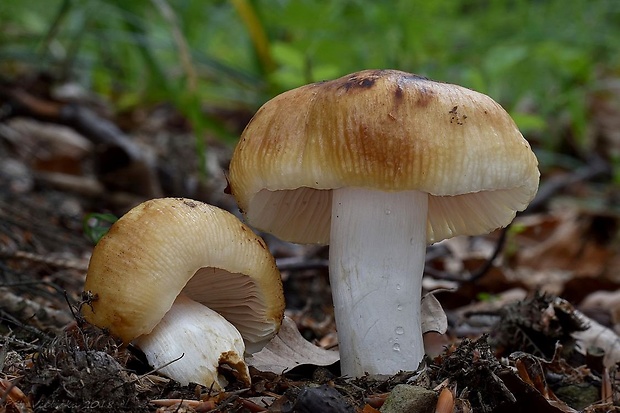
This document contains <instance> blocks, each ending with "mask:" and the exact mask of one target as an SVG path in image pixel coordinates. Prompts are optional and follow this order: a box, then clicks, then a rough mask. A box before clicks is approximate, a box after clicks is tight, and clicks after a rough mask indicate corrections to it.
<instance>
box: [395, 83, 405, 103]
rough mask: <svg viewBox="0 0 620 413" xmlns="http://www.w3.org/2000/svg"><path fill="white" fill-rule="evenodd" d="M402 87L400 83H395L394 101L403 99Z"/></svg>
mask: <svg viewBox="0 0 620 413" xmlns="http://www.w3.org/2000/svg"><path fill="white" fill-rule="evenodd" d="M403 94H404V92H403V87H402V86H401V85H396V90H395V91H394V97H395V98H396V102H397V103H400V102H402V100H403Z"/></svg>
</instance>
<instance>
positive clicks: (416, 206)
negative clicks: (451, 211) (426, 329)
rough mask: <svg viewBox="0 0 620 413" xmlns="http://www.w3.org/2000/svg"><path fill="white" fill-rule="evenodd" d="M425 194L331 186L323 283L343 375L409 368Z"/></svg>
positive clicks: (416, 331)
mask: <svg viewBox="0 0 620 413" xmlns="http://www.w3.org/2000/svg"><path fill="white" fill-rule="evenodd" d="M427 211H428V195H427V194H426V193H424V192H419V191H404V192H382V191H375V190H369V189H361V188H341V189H337V190H334V191H333V200H332V220H331V235H330V264H329V273H330V283H331V288H332V295H333V299H334V307H335V315H336V326H337V328H338V341H339V349H340V365H341V370H342V374H343V375H346V376H353V377H360V376H363V375H364V374H365V373H369V374H396V373H398V372H399V371H400V370H416V369H417V368H418V365H419V363H420V361H421V360H422V358H423V356H424V344H423V341H422V329H421V320H420V300H421V288H422V274H423V270H424V259H425V253H426V223H427Z"/></svg>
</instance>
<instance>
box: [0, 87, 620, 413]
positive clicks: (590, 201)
mask: <svg viewBox="0 0 620 413" xmlns="http://www.w3.org/2000/svg"><path fill="white" fill-rule="evenodd" d="M22 82H23V83H22V84H19V85H8V86H3V87H2V89H1V90H0V95H1V96H0V97H2V98H3V100H4V101H5V102H8V103H7V105H9V107H13V108H19V110H14V111H13V112H12V114H9V115H8V116H7V115H3V116H6V118H3V119H2V120H3V122H2V123H0V178H1V179H0V317H1V318H0V332H1V337H0V366H1V372H2V374H1V376H0V400H1V402H2V404H1V405H0V406H1V407H0V411H2V412H10V413H13V412H31V411H63V412H74V411H75V412H81V411H128V412H147V411H159V412H166V411H171V412H172V411H177V412H181V411H186V412H205V411H213V412H217V411H221V412H227V411H236V412H260V411H270V412H303V411H324V412H328V413H329V412H349V411H356V412H373V411H379V409H381V408H382V406H383V405H384V404H385V403H386V400H387V399H388V398H389V397H390V395H391V393H392V392H393V390H394V389H395V388H396V387H397V386H411V387H420V388H423V389H427V390H430V391H432V392H434V393H435V394H436V395H437V396H439V395H440V394H442V397H443V396H446V395H448V396H449V398H450V399H451V400H450V401H451V403H452V405H454V406H455V407H454V409H456V410H454V411H459V412H467V411H482V412H499V411H502V412H506V411H508V412H510V411H515V412H518V411H527V409H532V410H531V411H537V412H538V411H540V412H573V411H583V412H603V411H618V410H619V409H620V408H619V407H618V406H620V392H619V390H618V389H619V388H620V372H618V364H617V363H618V361H619V360H620V344H619V339H618V332H619V331H620V318H619V316H618V314H620V299H618V297H619V296H618V293H617V291H618V290H619V288H618V287H619V286H620V256H619V254H618V244H619V237H618V233H619V227H620V226H619V222H620V220H619V216H620V215H619V212H618V211H619V210H620V208H618V204H619V199H620V196H619V195H620V192H619V190H618V188H617V187H614V186H611V185H608V183H609V181H610V178H609V174H608V171H607V169H608V165H607V164H606V163H605V161H604V160H603V161H601V160H600V159H598V158H593V159H594V161H592V163H586V164H585V166H584V167H583V168H582V169H580V170H577V171H570V170H557V171H546V172H545V174H544V175H543V180H542V182H543V186H541V190H540V193H539V198H538V199H537V200H535V202H534V203H533V205H532V206H531V207H530V209H529V210H528V211H526V213H525V214H523V215H521V216H519V217H517V219H516V221H515V223H514V224H513V225H511V226H510V227H509V228H508V229H506V230H498V231H496V232H494V233H492V234H489V235H487V236H481V237H474V238H468V237H461V238H456V239H453V240H447V241H444V242H441V243H438V244H436V245H433V246H431V247H429V249H428V253H427V263H426V276H425V280H424V284H423V285H424V288H425V292H426V293H431V294H430V295H427V296H426V297H427V299H426V300H425V301H426V302H427V304H428V305H427V310H426V311H425V314H426V317H425V323H426V327H425V330H429V331H435V332H434V333H431V332H429V333H427V334H426V336H425V346H426V350H427V354H428V355H429V357H427V359H426V360H425V363H424V365H423V366H422V367H421V369H420V370H418V371H417V372H401V373H399V374H397V375H394V376H390V377H371V376H365V377H361V378H357V379H352V378H347V377H342V376H340V373H339V367H338V362H337V360H338V356H337V331H336V328H335V324H334V321H333V320H334V319H333V310H332V308H331V305H332V304H331V298H330V297H331V292H330V290H329V282H328V278H327V266H326V262H327V259H328V249H327V248H325V247H321V248H317V247H305V246H297V245H291V244H287V243H282V242H280V241H278V240H276V239H274V238H273V237H268V236H266V237H265V239H266V240H267V242H268V244H269V247H270V249H271V250H272V252H273V254H274V255H275V256H276V259H277V261H278V263H279V265H281V269H282V275H283V280H284V284H285V289H286V295H287V297H286V298H287V303H288V307H287V311H286V314H287V318H286V319H285V323H284V325H283V327H282V330H281V333H280V335H279V336H278V337H276V339H274V341H273V342H272V343H270V344H269V345H268V346H267V348H266V349H265V350H264V351H263V352H261V353H257V354H255V355H253V356H252V357H250V358H249V359H248V360H249V363H250V365H251V366H252V367H251V375H252V385H251V386H250V387H249V388H248V387H244V386H242V385H241V384H240V383H237V382H235V381H234V378H232V377H231V384H230V386H229V387H228V388H227V389H226V390H225V391H224V392H221V393H217V392H213V391H212V390H211V389H208V388H204V387H202V386H197V385H189V386H179V385H178V384H176V383H174V382H173V381H171V380H169V379H168V378H166V377H164V376H162V375H160V374H159V373H158V372H157V366H149V365H148V364H147V363H146V361H145V359H144V357H143V355H142V354H141V353H140V352H139V351H138V350H136V349H135V348H133V347H132V346H128V347H124V346H122V345H120V343H118V342H117V341H116V340H115V339H114V338H112V337H109V336H108V335H107V334H106V332H105V331H101V330H99V329H97V328H94V327H92V326H89V325H87V324H85V323H84V322H83V320H81V318H80V317H79V311H78V309H79V305H87V301H88V297H83V296H82V288H81V287H82V284H83V280H84V276H85V268H86V265H87V262H88V258H89V255H90V251H91V250H92V244H91V243H90V242H89V241H88V240H87V238H86V237H85V236H84V230H83V220H84V217H85V216H87V215H88V214H89V213H113V214H115V215H117V216H120V215H121V214H122V213H124V212H125V211H126V210H128V209H129V208H130V207H131V206H133V205H135V204H137V203H139V202H141V201H143V200H145V199H148V198H149V197H153V196H156V195H160V194H170V195H175V196H186V197H191V198H195V199H201V200H204V201H206V202H209V203H212V204H214V205H217V206H220V207H223V208H225V209H228V210H230V211H232V212H235V213H236V212H237V210H236V206H235V205H234V201H232V199H231V197H230V196H229V195H227V194H225V188H226V179H225V175H224V173H222V171H225V170H226V167H227V164H228V161H229V159H230V148H229V147H228V146H226V145H224V144H222V143H220V142H218V141H215V140H212V139H210V140H209V144H210V146H209V148H210V153H209V156H208V162H209V165H208V168H207V169H208V170H210V171H211V172H212V174H211V175H210V176H209V177H208V179H201V177H200V176H199V174H198V172H197V171H198V170H199V168H197V162H198V159H197V157H196V155H195V153H194V152H193V142H192V138H191V134H190V131H189V130H188V129H187V128H185V127H184V126H183V125H184V122H183V121H182V119H181V118H180V116H179V115H178V114H177V113H175V112H174V111H173V110H171V109H170V108H166V107H157V108H140V109H137V111H139V113H138V112H136V113H134V114H133V117H131V116H130V117H127V118H124V119H123V122H124V124H123V129H122V131H121V129H120V128H119V127H118V126H117V125H116V124H115V122H114V121H119V122H120V119H119V118H117V119H114V118H110V117H109V116H108V115H109V112H108V111H101V110H100V108H99V109H98V108H97V107H88V109H86V108H87V106H88V105H87V104H86V103H84V108H83V109H82V110H78V111H74V112H72V113H71V115H70V116H69V117H67V115H66V114H65V115H62V113H63V112H62V111H49V110H48V111H45V112H44V113H42V112H41V110H40V109H41V108H42V107H46V106H45V105H52V106H53V107H54V108H57V109H58V108H59V107H61V105H62V102H56V101H54V102H50V101H48V100H47V99H48V98H47V97H46V95H44V94H38V95H34V94H33V95H29V97H31V98H34V99H36V103H37V104H36V105H32V102H33V100H32V99H25V98H24V96H25V95H24V94H25V93H26V94H27V93H28V92H24V90H40V88H41V85H38V86H37V87H36V88H35V87H33V85H32V84H29V83H27V82H25V81H22ZM17 86H19V90H20V93H17V92H16V90H17V89H18V88H17ZM43 86H45V85H43ZM29 105H30V106H29ZM9 112H10V111H9ZM50 114H52V115H50ZM54 114H55V115H54ZM62 116H65V117H64V118H63V117H62ZM243 118H245V117H243ZM132 119H133V120H132ZM136 119H137V120H136ZM127 131H129V132H127ZM606 136H607V135H606ZM545 183H548V184H547V185H545ZM437 304H440V306H441V307H443V310H445V315H444V311H441V308H440V307H439V306H438V305H437ZM224 374H226V372H224ZM401 388H402V387H399V389H401ZM444 389H447V390H446V391H443V390H444ZM442 406H443V404H442ZM442 408H443V407H442ZM440 413H444V412H440Z"/></svg>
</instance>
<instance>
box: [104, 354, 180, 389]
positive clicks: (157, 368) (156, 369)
mask: <svg viewBox="0 0 620 413" xmlns="http://www.w3.org/2000/svg"><path fill="white" fill-rule="evenodd" d="M183 357H185V353H183V354H181V355H180V356H179V357H177V358H175V359H174V360H170V361H168V362H166V363H164V364H162V365H161V366H159V367H156V368H154V369H153V370H150V371H147V372H146V373H144V374H141V375H139V376H137V377H136V378H135V379H133V380H129V381H127V382H125V383H122V384H119V385H118V386H116V387H114V388H113V389H112V390H116V389H118V388H119V387H122V386H125V385H127V384H132V383H136V382H139V381H140V380H142V379H143V378H145V377H146V376H148V375H150V374H153V373H157V372H158V371H159V370H161V369H163V368H164V367H167V366H169V365H171V364H172V363H176V362H177V361H179V360H181V359H182V358H183Z"/></svg>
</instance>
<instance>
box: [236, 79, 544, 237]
mask: <svg viewBox="0 0 620 413" xmlns="http://www.w3.org/2000/svg"><path fill="white" fill-rule="evenodd" d="M229 181H230V187H231V191H232V194H233V195H234V197H235V198H236V200H237V202H238V204H239V206H240V208H241V210H242V212H243V213H244V215H245V217H246V219H247V221H248V223H249V224H251V225H253V226H255V227H257V228H259V229H261V230H264V231H267V232H270V233H272V234H274V235H276V236H278V237H280V238H282V239H284V240H288V241H293V242H299V243H318V244H326V243H328V241H329V233H330V220H331V190H332V189H337V188H341V187H345V186H346V187H361V188H368V189H376V190H381V191H388V192H389V191H401V190H419V191H424V192H427V193H428V194H430V196H429V213H428V224H427V242H428V243H433V242H437V241H440V240H442V239H446V238H450V237H453V236H455V235H477V234H482V233H487V232H490V231H492V230H494V229H496V228H499V227H502V226H505V225H507V224H508V223H510V222H511V221H512V219H513V218H514V217H515V214H516V211H521V210H523V209H525V208H526V207H527V205H528V204H529V202H530V201H531V200H532V199H533V198H534V196H535V195H536V192H537V190H538V181H539V171H538V161H537V159H536V156H535V155H534V153H533V152H532V150H531V148H530V145H529V144H528V142H527V141H526V140H525V139H524V138H523V135H521V133H520V132H519V130H518V128H517V126H516V125H515V123H514V122H513V120H512V119H511V118H510V116H509V115H508V113H506V111H505V110H504V109H503V108H502V107H501V106H500V105H499V104H498V103H497V102H495V101H494V100H493V99H491V98H490V97H488V96H486V95H484V94H481V93H478V92H475V91H472V90H470V89H467V88H464V87H461V86H457V85H452V84H447V83H440V82H435V81H432V80H429V79H426V78H424V77H420V76H417V75H413V74H410V73H405V72H401V71H396V70H365V71H361V72H357V73H353V74H351V75H347V76H344V77H341V78H339V79H335V80H331V81H325V82H318V83H313V84H309V85H306V86H302V87H299V88H297V89H293V90H290V91H287V92H284V93H282V94H280V95H278V96H276V97H275V98H273V99H271V100H270V101H268V102H267V103H265V104H264V105H263V106H262V107H261V108H260V109H259V110H258V111H257V113H256V114H255V115H254V117H253V118H252V120H251V121H250V123H249V124H248V125H247V126H246V128H245V130H244V132H243V134H242V135H241V138H240V140H239V143H238V144H237V147H236V148H235V151H234V154H233V157H232V160H231V163H230V175H229ZM412 213H413V211H412Z"/></svg>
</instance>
